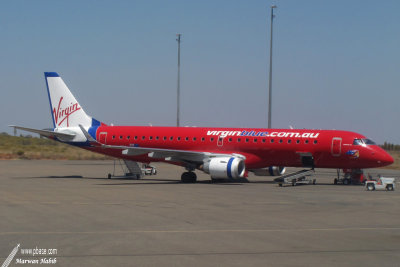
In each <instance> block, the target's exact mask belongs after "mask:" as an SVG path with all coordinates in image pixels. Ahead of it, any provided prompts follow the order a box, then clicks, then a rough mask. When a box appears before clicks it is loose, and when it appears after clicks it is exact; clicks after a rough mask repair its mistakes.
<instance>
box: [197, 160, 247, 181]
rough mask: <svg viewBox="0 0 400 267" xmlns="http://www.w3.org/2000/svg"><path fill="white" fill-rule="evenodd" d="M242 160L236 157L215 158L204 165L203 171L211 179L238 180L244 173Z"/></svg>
mask: <svg viewBox="0 0 400 267" xmlns="http://www.w3.org/2000/svg"><path fill="white" fill-rule="evenodd" d="M245 169H246V167H245V164H244V160H243V159H241V158H236V157H217V158H212V159H210V160H209V161H207V162H205V163H204V166H203V171H204V172H205V173H208V174H210V175H211V178H223V179H238V178H242V177H243V176H244V173H245Z"/></svg>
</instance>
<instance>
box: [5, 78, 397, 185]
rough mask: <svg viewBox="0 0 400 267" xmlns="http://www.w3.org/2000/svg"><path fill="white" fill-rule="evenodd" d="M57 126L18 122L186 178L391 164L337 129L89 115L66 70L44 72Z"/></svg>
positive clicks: (357, 138)
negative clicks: (155, 122)
mask: <svg viewBox="0 0 400 267" xmlns="http://www.w3.org/2000/svg"><path fill="white" fill-rule="evenodd" d="M45 79H46V85H47V91H48V95H49V101H50V109H51V115H52V118H53V126H54V128H52V129H46V130H37V129H31V128H25V127H19V126H12V127H15V128H17V129H21V130H26V131H30V132H34V133H38V134H40V135H42V136H45V137H48V138H51V139H54V140H56V141H59V142H63V143H67V144H70V145H74V146H78V147H81V148H84V149H87V150H90V151H94V152H97V153H101V154H105V155H109V156H112V157H116V158H121V159H125V160H132V161H137V162H142V163H150V162H166V163H170V164H175V165H179V166H182V167H184V168H185V169H186V171H185V172H184V173H183V174H182V176H181V180H182V182H195V181H196V179H197V178H196V174H195V172H194V170H201V171H203V172H205V173H208V174H210V176H211V178H212V179H221V178H222V179H224V178H225V179H238V178H242V177H246V176H247V174H248V171H250V172H254V173H255V174H256V175H265V176H269V175H281V174H283V172H284V170H285V168H284V167H282V166H285V167H310V168H336V169H339V168H346V169H363V168H375V167H382V166H386V165H389V164H392V163H393V158H392V157H391V156H390V155H389V154H388V153H386V152H385V151H384V150H383V149H382V148H380V147H379V146H377V145H376V144H375V143H374V142H372V141H371V140H369V139H367V138H365V136H363V135H361V134H358V133H354V132H348V131H337V130H298V129H253V128H208V127H153V126H113V125H106V124H104V123H102V122H100V121H98V120H96V119H94V118H92V117H91V116H89V115H87V114H86V112H85V111H84V110H83V108H82V107H81V105H79V103H78V101H77V100H76V99H75V97H74V96H73V95H72V93H71V91H70V90H69V89H68V87H67V86H66V84H65V83H64V81H63V80H62V79H61V77H60V76H59V75H58V74H57V73H55V72H45Z"/></svg>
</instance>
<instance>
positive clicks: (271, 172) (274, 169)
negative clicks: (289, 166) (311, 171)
mask: <svg viewBox="0 0 400 267" xmlns="http://www.w3.org/2000/svg"><path fill="white" fill-rule="evenodd" d="M250 171H251V172H253V173H254V175H256V176H280V175H283V174H284V173H285V172H286V168H285V167H282V166H280V167H278V166H271V167H267V168H262V169H255V170H250Z"/></svg>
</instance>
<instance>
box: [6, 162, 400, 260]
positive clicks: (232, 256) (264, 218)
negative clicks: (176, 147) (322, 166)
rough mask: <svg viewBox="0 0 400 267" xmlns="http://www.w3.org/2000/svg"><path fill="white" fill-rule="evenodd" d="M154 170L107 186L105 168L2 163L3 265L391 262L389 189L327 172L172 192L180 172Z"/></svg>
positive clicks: (204, 182) (396, 225) (399, 241)
mask: <svg viewBox="0 0 400 267" xmlns="http://www.w3.org/2000/svg"><path fill="white" fill-rule="evenodd" d="M156 166H157V168H158V175H156V176H147V177H145V178H144V179H142V180H129V179H121V178H114V179H111V180H109V179H107V178H106V176H107V174H108V173H109V172H112V171H113V162H112V161H20V160H17V161H0V216H1V217H0V218H1V219H0V263H2V262H4V260H6V258H7V257H8V256H9V254H10V253H11V251H12V250H13V248H14V247H15V246H16V245H17V244H20V247H19V250H18V252H17V253H16V255H15V257H14V258H13V260H12V262H11V264H10V266H31V265H32V264H29V263H25V264H21V261H24V260H25V262H27V261H28V260H38V261H39V263H40V261H41V260H42V259H46V260H49V259H51V260H53V261H54V259H56V263H51V262H50V263H49V264H47V265H48V266H400V205H399V204H400V186H399V184H397V186H398V188H397V189H398V190H395V191H392V192H386V191H373V192H370V191H366V190H365V188H364V187H362V186H355V185H349V186H344V185H333V184H332V182H333V179H334V178H335V175H336V171H335V170H317V172H316V175H315V178H316V179H317V184H316V185H303V186H295V187H292V186H287V187H279V186H278V185H277V184H274V183H272V182H271V181H272V178H271V177H253V176H251V177H249V181H250V182H249V183H211V182H210V181H209V177H208V176H207V175H204V174H201V173H198V177H199V180H200V181H199V182H198V183H196V184H182V183H180V181H179V180H180V179H179V178H180V174H181V172H182V170H181V169H180V168H177V167H174V166H168V165H163V164H159V165H156ZM117 170H118V171H120V168H117ZM369 172H370V173H371V174H372V175H376V174H378V173H380V174H382V175H384V176H392V177H396V178H398V177H400V172H399V171H390V170H371V171H369ZM398 181H399V180H398ZM35 248H38V249H42V250H41V251H40V250H36V252H38V253H39V252H40V253H42V254H39V255H31V254H29V253H31V252H29V251H26V250H25V249H35ZM44 249H46V255H44V254H43V253H44ZM22 251H24V253H25V254H22V253H23V252H22ZM32 252H34V250H33V251H32ZM26 253H28V255H27V254H26ZM49 253H52V254H51V255H48V254H49ZM17 260H19V263H18V262H17ZM39 265H40V264H39Z"/></svg>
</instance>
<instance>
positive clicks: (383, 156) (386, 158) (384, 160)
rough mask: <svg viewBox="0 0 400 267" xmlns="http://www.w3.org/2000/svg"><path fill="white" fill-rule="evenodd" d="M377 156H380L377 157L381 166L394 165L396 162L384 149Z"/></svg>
mask: <svg viewBox="0 0 400 267" xmlns="http://www.w3.org/2000/svg"><path fill="white" fill-rule="evenodd" d="M377 154H378V155H376V156H377V157H376V158H377V160H378V163H379V164H380V165H381V166H387V165H390V164H393V162H394V160H393V158H392V156H390V155H389V153H387V152H386V151H385V150H383V149H382V151H379V152H378V153H377Z"/></svg>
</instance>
